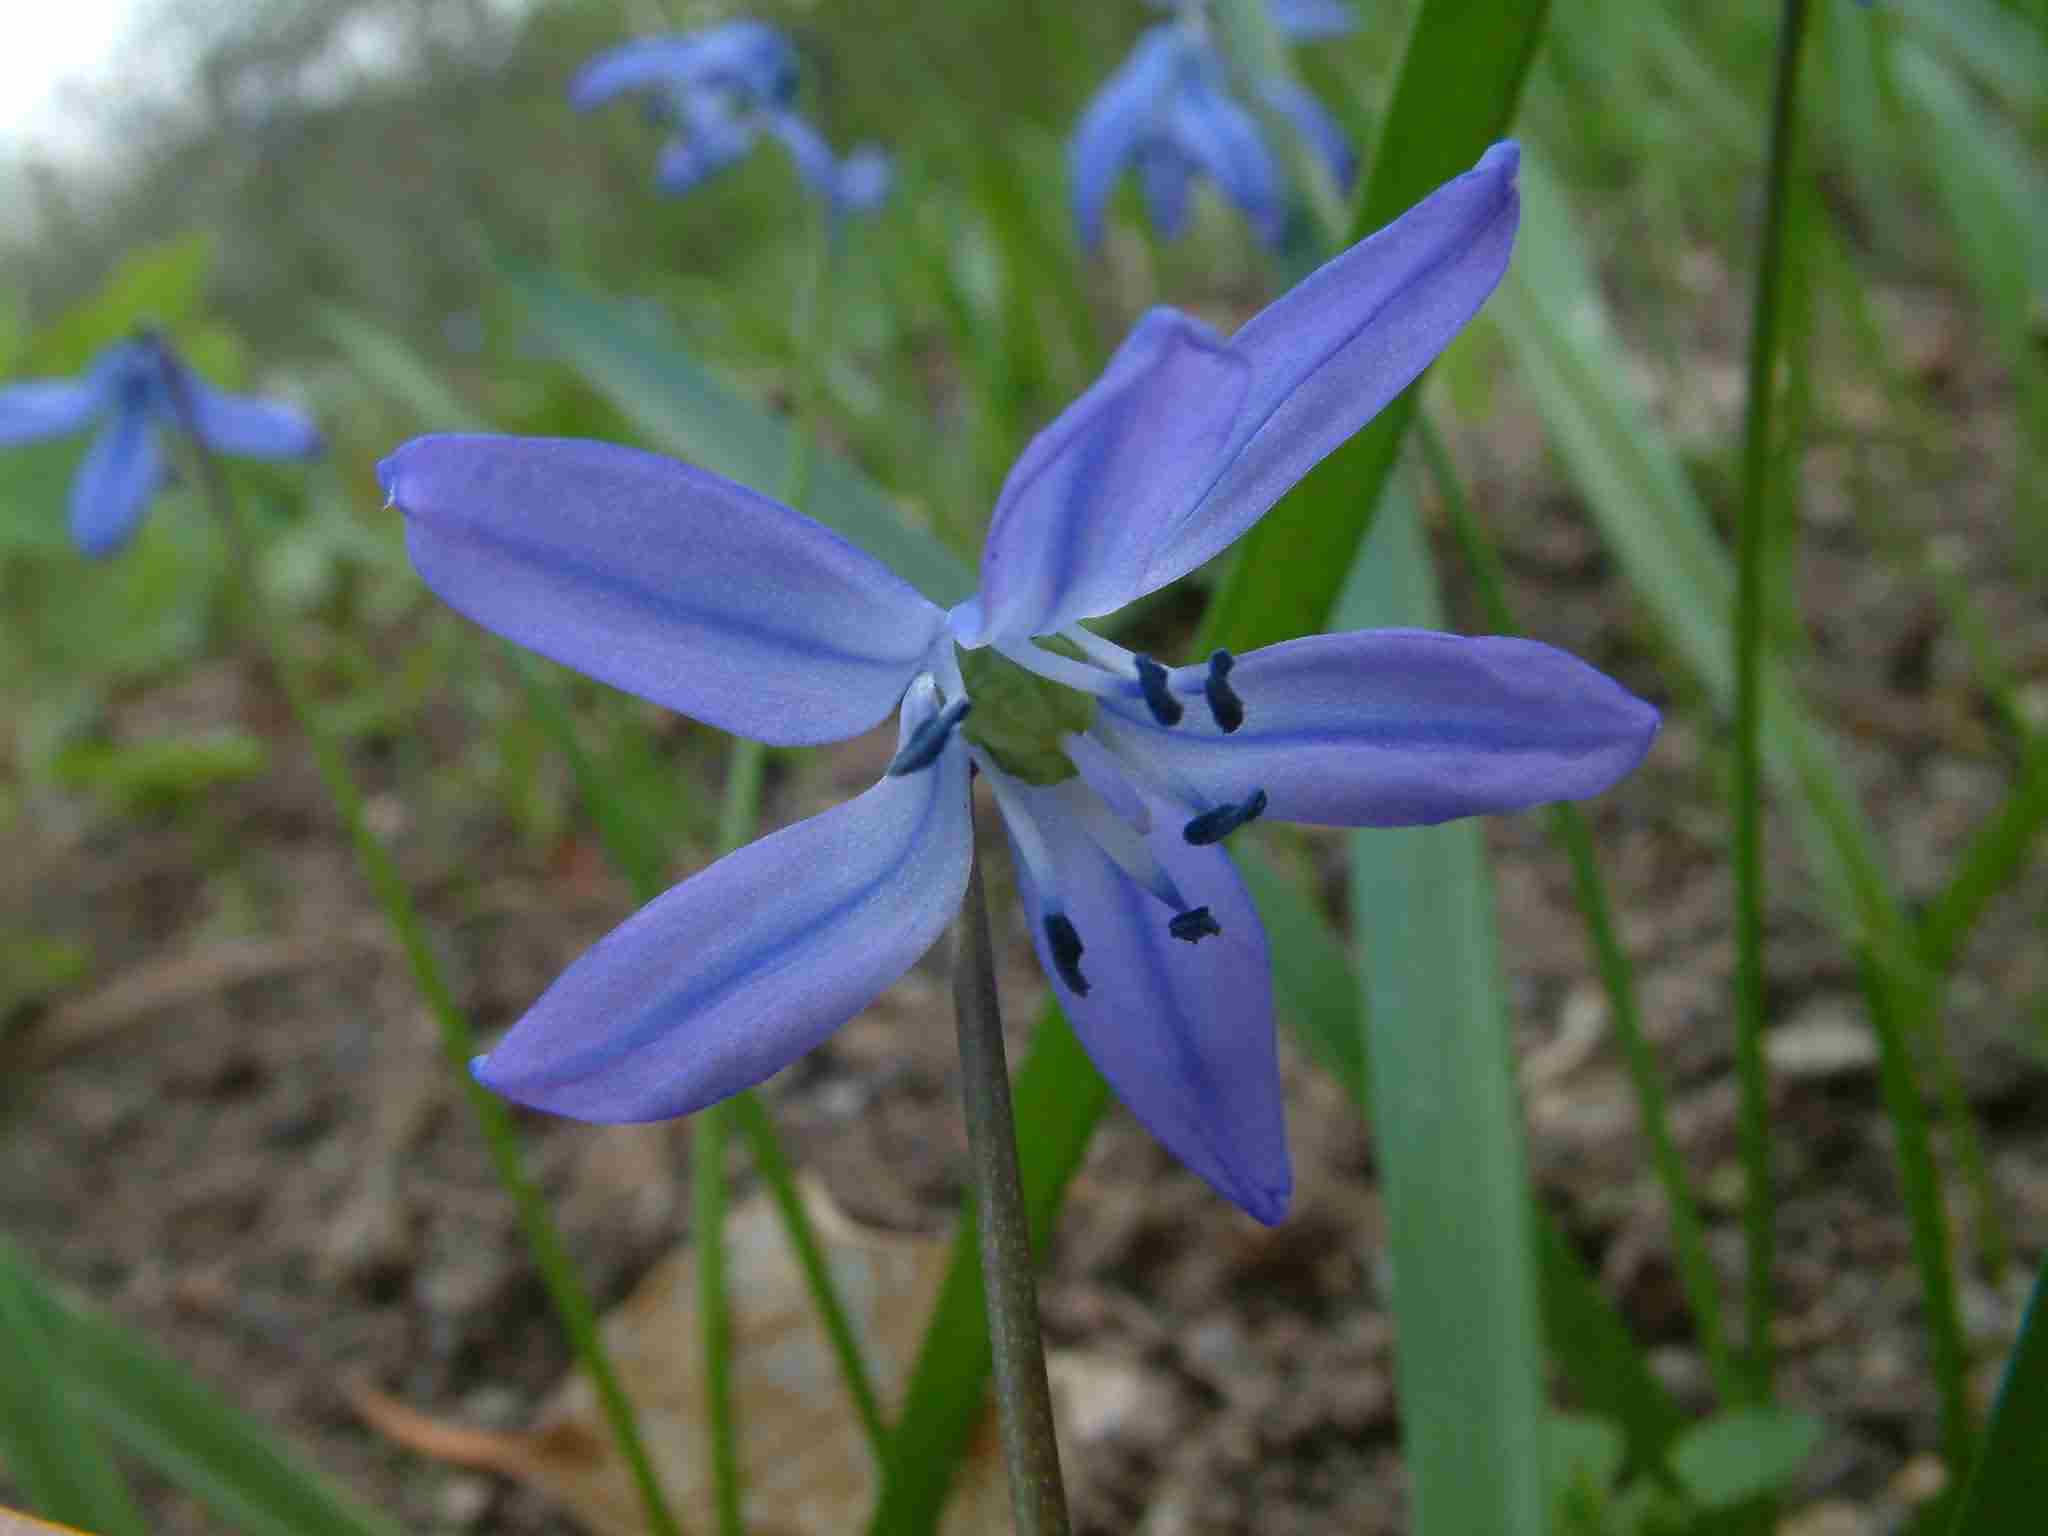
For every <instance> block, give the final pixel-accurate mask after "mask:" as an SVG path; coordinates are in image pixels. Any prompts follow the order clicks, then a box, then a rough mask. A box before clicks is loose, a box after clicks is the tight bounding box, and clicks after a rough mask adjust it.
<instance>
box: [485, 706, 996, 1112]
mask: <svg viewBox="0 0 2048 1536" xmlns="http://www.w3.org/2000/svg"><path fill="white" fill-rule="evenodd" d="M925 691H926V692H927V693H928V692H929V686H928V685H926V686H925ZM924 712H925V713H928V712H929V711H928V707H927V708H926V709H925V711H924ZM921 718H922V713H920V712H919V711H916V710H912V709H906V711H905V724H906V727H908V726H910V725H911V724H913V722H914V719H921ZM972 851H973V837H972V823H971V821H970V819H969V817H968V811H967V754H966V752H965V751H964V750H962V749H961V748H960V747H958V746H957V745H955V746H952V747H949V748H948V749H947V750H946V751H945V752H943V753H942V754H941V755H940V757H939V760H938V761H937V762H936V763H935V764H933V765H932V766H931V767H930V768H927V769H925V770H923V771H921V772H918V773H913V774H908V775H905V776H903V777H901V778H885V779H883V780H882V782H881V783H879V784H877V785H876V786H875V787H874V788H873V789H870V790H869V791H868V792H867V793H866V794H864V795H861V796H860V797H859V798H858V799H855V800H850V801H848V802H847V803H846V804H845V805H842V806H839V807H837V808H835V809H833V810H830V811H827V812H825V813H824V814H823V815H822V816H815V817H813V818H812V819H810V820H809V821H804V822H799V823H797V824H796V825H795V826H793V827H786V828H784V829H783V830H782V831H780V832H777V833H775V834H773V835H772V836H769V837H764V838H762V839H761V840H760V841H759V842H757V843H752V844H750V845H748V846H747V847H745V848H742V849H740V850H739V851H738V852H737V853H734V854H731V855H729V856H727V857H726V858H723V859H721V860H719V861H718V862H717V863H716V864H713V865H712V866H711V867H710V868H709V869H706V870H704V871H703V872H702V873H700V874H697V875H694V876H692V877H691V878H690V879H688V880H685V881H684V882H683V883H682V884H681V885H679V886H677V887H675V889H673V890H671V891H669V892H668V893H667V894H666V895H664V896H662V897H660V898H659V899H658V900H656V901H655V902H653V903H652V904H650V905H649V906H647V907H645V908H643V909H642V910H641V911H640V912H639V913H638V914H637V915H635V916H634V917H632V918H630V919H628V920H627V922H626V923H625V924H624V925H623V926H621V927H620V928H618V929H616V930H615V931H614V932H613V933H612V934H610V936H608V937H607V938H604V939H602V940H600V941H599V942H598V944H597V945H596V947H594V948H593V949H591V950H590V951H589V952H588V953H586V954H585V955H584V956H583V957H582V958H581V959H579V960H578V961H577V962H576V963H575V964H574V965H572V966H570V967H569V969H568V970H567V971H565V972H563V973H562V976H561V978H560V979H559V980H558V981H556V982H555V984H554V985H553V986H552V987H550V988H548V990H547V991H546V992H545V993H544V994H543V995H542V996H541V999H540V1001H539V1002H537V1003H535V1004H534V1005H533V1007H532V1009H531V1010H530V1011H529V1012H528V1013H527V1015H526V1016H525V1017H524V1018H523V1019H521V1020H520V1021H519V1023H518V1024H517V1025H515V1026H514V1027H513V1029H512V1031H511V1033H510V1034H508V1035H507V1036H506V1037H505V1039H504V1040H503V1041H501V1042H500V1043H499V1045H498V1047H497V1048H496V1049H495V1050H493V1051H492V1052H490V1054H489V1055H487V1056H484V1057H482V1058H481V1059H480V1060H479V1061H478V1062H477V1063H476V1067H475V1071H476V1075H477V1078H478V1080H479V1081H481V1082H482V1083H483V1084H484V1085H485V1086H486V1087H488V1088H492V1089H495V1090H496V1091H497V1092H499V1093H502V1094H504V1095H505V1096H506V1097H507V1098H510V1099H515V1100H517V1101H518V1102H519V1103H521V1104H527V1105H531V1106H532V1107H533V1108H535V1109H544V1110H548V1111H550V1112H551V1113H554V1114H558V1115H569V1116H572V1117H574V1118H576V1119H579V1120H597V1121H605V1122H618V1121H640V1120H662V1119H667V1118H669V1117H670V1116H673V1115H686V1114H689V1113H690V1112H691V1111H693V1110H698V1109H702V1108H703V1107H704V1106H705V1105H707V1104H715V1103H717V1102H718V1101H719V1100H720V1099H724V1098H728V1097H730V1096H731V1095H733V1094H735V1093H738V1092H740V1091H741V1090H743V1089H746V1088H751V1087H753V1086H754V1084H756V1083H758V1082H760V1081H762V1080H763V1079H764V1078H767V1077H769V1076H771V1075H773V1074H774V1073H776V1072H778V1071H780V1070H781V1069H782V1068H784V1067H786V1066H788V1065H789V1064H790V1063H791V1062H793V1061H795V1060H796V1059H797V1058H798V1057H799V1056H801V1055H803V1054H804V1053H805V1052H806V1051H809V1050H810V1049H811V1048H812V1047H814V1046H816V1045H818V1044H819V1043H820V1042H821V1041H823V1040H824V1039H825V1037H826V1036H828V1035H829V1034H831V1033H832V1031H834V1030H835V1029H837V1028H838V1027H839V1026H840V1025H841V1024H844V1023H845V1022H846V1021H847V1020H848V1019H850V1018H852V1017H853V1016H854V1015H855V1014H857V1013H859V1012H860V1011H861V1009H863V1008H865V1007H866V1006H867V1005H868V1004H869V1003H870V1002H872V1001H873V1000H874V999H875V997H876V996H877V995H879V994H880V993H881V992H882V990H883V989H884V988H886V987H887V986H889V985H890V984H891V983H892V982H894V981H895V980H896V979H897V978H898V977H899V976H901V975H902V974H903V973H904V972H905V971H907V970H909V969H910V967H911V966H913V965H915V964H916V963H917V960H918V957H919V956H921V955H922V954H924V952H925V951H926V950H927V949H929V948H930V947H931V945H932V943H933V941H934V940H936V939H937V938H938V937H939V935H940V934H941V933H943V932H944V931H945V928H946V924H947V922H948V921H949V920H950V919H951V918H952V916H953V914H954V912H955V911H956V910H957V909H958V908H959V905H960V897H961V895H962V893H963V892H964V891H965V890H966V887H967V866H968V860H969V858H970V856H971V854H972Z"/></svg>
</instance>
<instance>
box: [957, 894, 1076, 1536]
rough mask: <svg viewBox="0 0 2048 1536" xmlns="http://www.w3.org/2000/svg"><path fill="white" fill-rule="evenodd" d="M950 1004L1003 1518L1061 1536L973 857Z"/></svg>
mask: <svg viewBox="0 0 2048 1536" xmlns="http://www.w3.org/2000/svg"><path fill="white" fill-rule="evenodd" d="M953 1008H954V1011H955V1013H956V1014H957V1016H958V1021H959V1026H960V1029H959V1032H960V1094H961V1100H962V1107H963V1109H964V1111H965V1114H966V1120H967V1152H968V1165H969V1169H970V1183H971V1186H972V1188H973V1190H974V1202H975V1211H976V1216H977V1222H978V1225H977V1230H978V1232H979V1234H980V1239H981V1282H982V1295H983V1297H984V1298H985V1300H986V1301H987V1304H988V1327H989V1344H990V1348H991V1350H992V1351H993V1355H994V1364H995V1387H996V1417H997V1420H998V1426H999V1429H1000V1431H1001V1436H1002V1442H1003V1462H1004V1465H1005V1466H1007V1467H1008V1468H1009V1474H1010V1511H1011V1517H1012V1520H1013V1522H1014V1527H1015V1530H1016V1533H1017V1536H1065V1533H1066V1531H1067V1529H1068V1525H1067V1497H1066V1489H1065V1486H1064V1485H1063V1484H1062V1483H1061V1481H1060V1448H1059V1441H1058V1440H1057V1439H1056V1438H1055V1436H1054V1432H1053V1418H1052V1389H1051V1387H1050V1386H1049V1385H1048V1384H1047V1382H1046V1376H1045V1349H1044V1346H1043V1344H1042V1343H1041V1341H1040V1339H1039V1332H1038V1286H1037V1281H1036V1279H1035V1277H1034V1270H1035V1266H1034V1264H1033V1262H1032V1258H1031V1224H1030V1219H1029V1217H1028V1216H1027V1215H1026V1213H1025V1209H1024V1190H1023V1184H1022V1182H1021V1180H1020V1179H1019V1176H1018V1172H1017V1126H1016V1122H1015V1119H1014V1116H1013V1113H1012V1110H1011V1106H1010V1077H1009V1068H1008V1066H1007V1064H1006V1063H1005V1061H1004V1055H1003V1019H1002V1013H1001V1011H1000V1009H999V1008H998V1007H997V1002H996V975H995V957H994V953H993V949H992V946H991V945H990V943H989V935H988V898H987V895H986V894H985V892H984V890H983V887H982V878H981V860H980V859H978V858H977V859H975V860H974V862H973V865H972V867H971V870H970V872H969V874H968V877H967V902H966V905H965V906H964V907H963V908H962V909H961V913H960V922H959V924H958V927H957V930H956V933H955V938H954V951H953Z"/></svg>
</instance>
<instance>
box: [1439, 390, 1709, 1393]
mask: <svg viewBox="0 0 2048 1536" xmlns="http://www.w3.org/2000/svg"><path fill="white" fill-rule="evenodd" d="M1416 431H1417V433H1418V434H1419V439H1420V441H1421V443H1422V450H1423V454H1424V456H1425V457H1426V458H1427V460H1428V462H1429V466H1430V473H1431V476H1432V478H1433V479H1434V480H1435V482H1436V486H1437V490H1438V493H1439V494H1440V495H1441V496H1442V497H1443V500H1444V505H1445V507H1446V508H1447V509H1448V510H1449V512H1450V515H1451V526H1452V528H1453V529H1454V530H1455V531H1456V533H1457V537H1458V543H1459V544H1460V546H1461V547H1462V548H1463V550H1464V552H1465V559H1466V564H1467V566H1468V567H1469V568H1470V571H1471V574H1472V578H1473V581H1474V583H1475V584H1476V585H1477V587H1478V589H1479V599H1480V602H1481V604H1482V605H1483V606H1484V607H1485V609H1486V619H1487V623H1488V624H1490V625H1492V626H1493V627H1494V628H1495V629H1498V630H1499V631H1500V632H1501V633H1503V634H1518V633H1520V626H1519V625H1518V624H1517V623H1516V622H1515V616H1514V613H1513V612H1512V611H1511V610H1510V608H1509V606H1508V600H1507V588H1506V585H1505V583H1504V582H1503V580H1502V576H1501V566H1500V556H1499V554H1498V553H1497V552H1496V551H1495V549H1494V547H1493V541H1492V539H1491V538H1489V537H1488V535H1487V532H1486V529H1485V527H1484V526H1483V525H1482V524H1481V523H1480V521H1479V519H1478V517H1477V515H1476V514H1475V513H1474V512H1473V510H1472V504H1471V502H1470V500H1469V499H1468V498H1467V497H1466V495H1465V489H1464V486H1463V484H1462V483H1461V482H1460V481H1459V479H1458V472H1457V467H1456V466H1455V465H1454V464H1452V462H1451V456H1450V453H1449V451H1448V450H1447V449H1446V448H1445V446H1444V442H1443V439H1442V438H1441V437H1440V436H1439V435H1438V433H1437V430H1436V425H1435V423H1434V422H1432V421H1431V420H1430V418H1429V416H1428V415H1427V414H1426V413H1418V414H1417V417H1416ZM1550 827H1551V833H1552V835H1553V836H1555V837H1556V839H1557V840H1558V841H1559V842H1560V843H1562V844H1563V845H1564V850H1565V857H1566V858H1568V859H1569V860H1570V861H1571V866H1572V891H1573V894H1574V895H1575V896H1576V898H1577V900H1578V904H1579V912H1580V915H1581V916H1583V917H1584V918H1585V920H1586V934H1587V937H1588V938H1590V939H1591V940H1592V943H1593V958H1594V962H1595V964H1597V965H1598V966H1599V969H1600V981H1601V985H1602V986H1603V987H1605V988H1606V991H1607V1002H1608V1006H1609V1008H1610V1009H1612V1010H1613V1014H1614V1032H1615V1035H1616V1037H1617V1038H1618V1039H1619V1040H1620V1041H1621V1051H1622V1057H1623V1059H1624V1060H1625V1061H1626V1062H1627V1064H1628V1074H1629V1080H1630V1083H1631V1084H1632V1085H1633V1087H1634V1089H1635V1095H1636V1111H1637V1113H1638V1114H1639V1115H1640V1116H1641V1117H1642V1122H1643V1136H1644V1139H1645V1140H1647V1141H1648V1142H1649V1144H1650V1163H1651V1166H1652V1167H1653V1168H1654V1169H1655V1170H1656V1173H1657V1181H1658V1182H1659V1183H1660V1184H1662V1185H1663V1186H1664V1205H1665V1210H1666V1212H1667V1213H1668V1217H1669V1220H1670V1222H1671V1245H1672V1249H1673V1251H1674V1253H1675V1254H1676V1256H1677V1260H1678V1275H1679V1281H1680V1283H1681V1284H1682V1285H1683V1286H1684V1287H1685V1296H1686V1301H1687V1302H1688V1303H1689V1304H1690V1305H1691V1307H1692V1312H1693V1320H1694V1322H1695V1323H1696V1324H1697V1326H1698V1328H1699V1333H1700V1349H1701V1351H1702V1352H1703V1353H1704V1354H1705V1355H1706V1357H1707V1368H1708V1370H1709V1371H1710V1372H1711V1373H1712V1375H1713V1378H1714V1386H1715V1389H1716V1390H1717V1391H1718V1392H1719V1393H1720V1394H1721V1396H1722V1397H1723V1398H1724V1399H1725V1400H1729V1401H1733V1400H1735V1399H1737V1398H1739V1397H1740V1396H1741V1395H1742V1381H1741V1377H1740V1375H1739V1374H1738V1372H1737V1370H1736V1367H1735V1362H1734V1359H1733V1357H1732V1356H1731V1355H1730V1353H1729V1350H1728V1344H1727V1338H1726V1333H1725V1330H1724V1329H1723V1327H1722V1323H1721V1293H1720V1289H1719V1288H1718V1287H1717V1286H1716V1285H1715V1283H1714V1266H1713V1261H1712V1259H1711V1258H1709V1256H1708V1254H1707V1242H1706V1229H1705V1224H1704V1223H1703V1222H1702V1221H1701V1220H1700V1212H1699V1202H1698V1200H1697V1198H1696V1197H1695V1196H1694V1194H1693V1189H1692V1181H1691V1180H1690V1179H1688V1178H1687V1177H1686V1175H1685V1160H1684V1158H1682V1157H1681V1156H1680V1155H1679V1151H1678V1145H1677V1143H1676V1141H1674V1140H1673V1138H1672V1135H1671V1113H1670V1108H1669V1103H1668V1100H1667V1099H1666V1096H1665V1092H1664V1076H1663V1073H1662V1072H1661V1071H1660V1070H1659V1069H1658V1065H1657V1053H1656V1049H1655V1047H1653V1046H1652V1045H1651V1044H1650V1040H1649V1036H1648V1034H1647V1033H1646V1032H1645V1030H1644V1028H1643V1016H1642V1009H1641V1007H1640V1006H1639V1004H1638V1002H1637V998H1636V983H1635V968H1634V967H1633V966H1632V965H1630V963H1629V958H1628V955H1627V953H1626V952H1625V951H1624V950H1623V949H1622V947H1621V941H1620V939H1619V937H1618V936H1617V935H1616V933H1615V929H1614V905H1613V903H1612V902H1611V901H1610V900H1609V899H1608V894H1607V882H1606V880H1605V879H1604V878H1603V877H1602V876H1601V874H1600V863H1599V860H1598V858H1597V857H1596V856H1595V854H1594V851H1593V835H1592V832H1591V831H1590V830H1589V829H1588V827H1587V825H1586V818H1585V815H1584V814H1583V813H1582V812H1581V811H1580V810H1579V808H1578V807H1577V806H1575V805H1572V804H1570V803H1565V804H1561V805H1556V806H1553V807H1551V811H1550Z"/></svg>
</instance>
